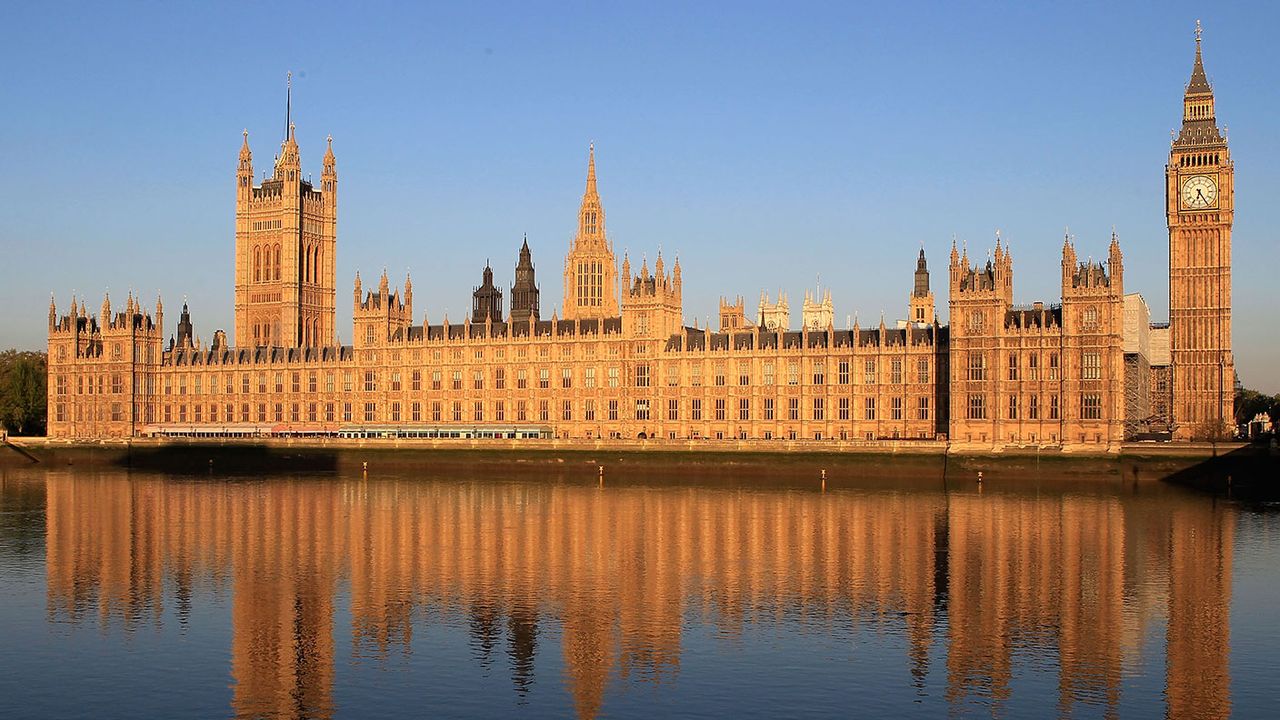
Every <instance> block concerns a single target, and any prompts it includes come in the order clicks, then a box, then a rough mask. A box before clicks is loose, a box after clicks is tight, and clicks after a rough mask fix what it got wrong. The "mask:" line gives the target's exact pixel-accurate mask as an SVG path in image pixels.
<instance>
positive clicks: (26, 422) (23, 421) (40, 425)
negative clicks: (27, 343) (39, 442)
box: [0, 350, 48, 435]
mask: <svg viewBox="0 0 1280 720" xmlns="http://www.w3.org/2000/svg"><path fill="white" fill-rule="evenodd" d="M47 420H48V372H47V370H46V364H45V356H44V353H38V352H19V351H17V350H6V351H4V352H2V353H0V425H3V426H4V428H5V429H6V430H8V431H9V432H10V433H11V434H13V435H43V434H44V433H45V428H46V426H47Z"/></svg>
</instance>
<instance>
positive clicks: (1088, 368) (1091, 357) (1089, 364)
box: [1082, 352, 1102, 380]
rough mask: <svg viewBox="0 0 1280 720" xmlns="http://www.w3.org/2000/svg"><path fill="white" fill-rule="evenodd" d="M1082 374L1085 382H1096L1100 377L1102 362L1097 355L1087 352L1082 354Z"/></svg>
mask: <svg viewBox="0 0 1280 720" xmlns="http://www.w3.org/2000/svg"><path fill="white" fill-rule="evenodd" d="M1082 373H1083V378H1084V379H1085V380H1098V379H1100V378H1101V377H1102V361H1101V356H1100V355H1099V354H1098V353H1096V352H1087V353H1085V354H1084V363H1083V368H1082Z"/></svg>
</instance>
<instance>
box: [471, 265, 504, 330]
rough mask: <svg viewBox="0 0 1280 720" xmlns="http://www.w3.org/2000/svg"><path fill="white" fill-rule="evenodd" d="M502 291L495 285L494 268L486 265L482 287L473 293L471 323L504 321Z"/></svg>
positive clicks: (482, 277) (482, 276)
mask: <svg viewBox="0 0 1280 720" xmlns="http://www.w3.org/2000/svg"><path fill="white" fill-rule="evenodd" d="M502 317H503V316H502V291H501V290H499V289H498V288H497V287H495V286H494V284H493V268H491V267H489V263H488V261H486V262H485V264H484V273H483V274H482V275H481V282H480V287H477V288H475V290H474V291H473V292H472V293H471V322H473V323H483V322H486V321H489V320H497V321H499V322H501V321H502Z"/></svg>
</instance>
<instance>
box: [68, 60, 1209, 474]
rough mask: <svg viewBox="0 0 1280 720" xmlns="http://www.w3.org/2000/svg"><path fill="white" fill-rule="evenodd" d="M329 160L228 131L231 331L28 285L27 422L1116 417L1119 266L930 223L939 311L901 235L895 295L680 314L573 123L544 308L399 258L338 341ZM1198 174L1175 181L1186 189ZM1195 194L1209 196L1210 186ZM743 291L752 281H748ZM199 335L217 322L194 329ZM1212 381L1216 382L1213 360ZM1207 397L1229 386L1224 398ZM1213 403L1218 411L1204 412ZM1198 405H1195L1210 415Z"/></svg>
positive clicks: (1205, 277) (724, 427)
mask: <svg viewBox="0 0 1280 720" xmlns="http://www.w3.org/2000/svg"><path fill="white" fill-rule="evenodd" d="M1207 88H1208V85H1207V83H1205V82H1203V68H1202V66H1201V62H1200V55H1199V44H1198V42H1197V55H1196V63H1195V69H1194V71H1193V75H1192V82H1191V83H1190V84H1189V85H1188V87H1187V95H1186V98H1187V99H1186V103H1185V105H1186V107H1185V110H1184V128H1183V133H1182V135H1181V136H1179V138H1178V139H1177V140H1175V142H1174V144H1173V148H1172V151H1171V156H1170V158H1171V159H1170V164H1169V169H1168V173H1169V175H1168V177H1169V180H1168V186H1167V187H1168V197H1169V227H1170V247H1171V268H1170V270H1171V272H1170V276H1171V278H1170V291H1171V308H1172V313H1171V320H1172V328H1171V339H1170V343H1169V344H1170V352H1171V360H1172V362H1171V368H1170V370H1169V375H1170V376H1171V380H1170V384H1171V386H1172V393H1171V400H1170V402H1169V404H1170V405H1171V407H1170V414H1171V415H1172V416H1173V417H1172V419H1171V424H1173V425H1174V427H1176V428H1178V429H1179V430H1178V434H1179V436H1182V437H1186V436H1190V434H1191V431H1190V430H1189V428H1190V427H1192V426H1202V425H1204V424H1205V423H1206V422H1207V421H1209V420H1216V417H1217V416H1218V415H1219V414H1220V412H1221V407H1222V405H1221V403H1220V402H1219V401H1220V399H1221V396H1220V394H1219V393H1218V392H1217V388H1218V387H1220V386H1221V385H1223V384H1224V383H1225V380H1224V378H1228V377H1230V373H1231V362H1230V322H1229V321H1230V305H1229V293H1230V287H1229V282H1230V274H1229V271H1230V267H1229V260H1230V258H1229V250H1230V247H1229V246H1230V228H1231V211H1232V209H1233V208H1232V197H1233V196H1232V192H1231V189H1232V188H1231V177H1232V175H1231V172H1232V167H1231V164H1230V160H1229V157H1228V155H1227V154H1226V146H1225V141H1224V140H1222V139H1221V138H1220V135H1219V134H1218V133H1217V130H1216V127H1215V126H1214V125H1213V109H1212V108H1213V103H1212V94H1211V92H1210V91H1208V89H1207ZM336 186H337V170H336V161H335V159H334V155H333V149H332V143H331V142H330V146H329V148H328V150H327V152H326V154H325V158H324V167H323V173H322V176H321V183H320V186H319V187H318V189H317V188H316V187H315V186H313V185H312V184H311V183H310V182H309V181H307V180H305V179H304V178H303V175H302V172H301V165H300V160H299V153H298V147H297V143H296V140H295V139H294V134H293V130H292V126H290V130H289V132H288V134H287V137H286V140H285V142H284V143H283V145H282V148H281V154H280V156H279V157H278V158H277V160H276V164H275V168H274V175H273V176H272V177H271V178H270V179H268V180H264V181H263V182H262V183H261V184H259V185H254V184H253V169H252V156H251V153H250V151H249V148H248V142H247V137H246V141H245V144H244V146H243V147H242V148H241V152H240V162H239V168H238V170H237V201H236V276H235V290H236V293H235V298H236V305H235V310H236V314H235V317H236V327H235V333H234V338H235V340H234V344H233V345H230V346H228V345H227V344H226V343H225V342H222V341H221V340H215V342H214V343H212V344H210V345H209V346H205V345H204V344H202V343H201V342H199V341H198V340H197V339H196V338H195V337H194V335H193V333H192V331H191V324H190V319H189V316H188V315H187V313H186V312H185V307H184V313H183V319H182V323H180V327H181V328H182V330H181V331H180V333H179V335H180V337H179V338H178V339H177V340H176V341H174V340H170V341H169V343H168V346H167V347H166V346H165V345H164V340H163V336H164V334H163V327H164V316H163V308H162V306H161V304H160V302H159V301H158V300H157V302H156V307H155V310H154V312H153V313H151V312H148V311H146V310H145V309H144V308H143V307H142V306H141V304H140V303H139V302H138V301H137V300H136V299H135V298H133V297H132V296H130V297H129V299H128V301H127V303H126V307H125V311H124V312H123V313H118V314H113V313H112V312H111V307H110V304H109V302H107V301H104V303H103V308H102V311H101V312H100V313H99V316H98V317H96V318H95V317H92V316H90V315H89V314H88V313H87V311H86V309H85V307H84V303H83V301H80V300H74V299H73V301H72V305H71V310H70V312H69V313H68V314H66V315H63V316H59V315H58V313H57V310H56V308H55V307H54V306H53V304H52V302H51V304H50V308H49V326H48V327H49V387H50V394H49V434H50V435H51V436H54V437H64V438H104V437H130V436H137V435H144V434H204V433H207V434H257V433H277V434H278V433H326V434H333V433H338V432H342V431H357V432H370V433H374V434H385V433H397V434H428V435H440V434H445V435H449V434H462V435H468V434H475V433H485V432H487V433H488V434H510V433H512V432H516V431H522V430H524V431H531V432H532V433H533V434H536V435H538V436H542V437H547V436H554V437H561V438H577V439H587V438H636V437H646V438H662V439H688V438H724V439H730V438H735V439H742V438H745V439H756V440H769V439H776V438H786V439H796V440H801V439H803V440H809V441H826V440H839V439H843V440H849V441H853V440H868V439H870V440H880V439H893V438H897V439H899V440H903V441H905V440H915V439H930V440H935V439H949V440H950V441H951V442H953V443H955V444H957V445H959V446H968V447H974V448H1001V447H1005V446H1009V445H1023V446H1050V447H1089V448H1095V449H1116V448H1118V446H1119V443H1120V442H1121V440H1122V439H1123V433H1124V419H1125V402H1124V384H1123V382H1124V355H1123V344H1122V337H1121V336H1122V328H1123V303H1124V301H1123V297H1124V292H1123V266H1122V258H1121V254H1120V249H1119V243H1118V241H1117V240H1116V238H1115V237H1114V235H1113V237H1112V240H1111V244H1110V247H1109V250H1108V259H1107V262H1106V263H1105V265H1104V264H1102V263H1092V262H1085V263H1080V262H1078V260H1077V258H1076V252H1075V247H1074V245H1073V243H1072V242H1071V239H1070V238H1068V239H1067V242H1066V243H1065V244H1064V246H1063V250H1062V284H1061V298H1062V300H1061V303H1060V304H1055V305H1049V306H1046V305H1044V304H1042V303H1036V304H1034V305H1032V306H1029V307H1019V306H1016V305H1014V303H1013V260H1012V256H1011V254H1010V252H1009V251H1008V248H1007V246H1006V245H1005V244H1004V243H1003V242H1002V241H1001V240H1000V239H999V238H997V242H996V248H995V251H994V254H993V256H992V259H991V260H989V261H987V262H986V264H985V265H975V264H971V263H970V261H969V258H968V256H967V253H965V254H963V255H962V254H960V253H958V252H957V250H956V248H955V247H954V245H953V248H952V253H951V263H950V268H949V270H950V272H949V283H948V290H949V293H950V296H949V306H950V320H951V325H950V327H948V326H944V325H941V324H940V323H939V322H938V320H937V318H936V317H935V315H934V308H933V294H932V292H931V290H930V288H929V283H928V270H927V265H926V263H925V259H924V256H923V253H921V255H920V257H919V258H917V267H916V274H915V283H914V286H913V288H912V292H911V294H910V304H909V307H908V308H907V309H908V311H909V313H910V314H909V316H908V317H909V320H907V321H904V322H901V323H898V324H897V325H896V326H886V325H885V323H884V322H883V320H882V321H881V323H880V325H879V326H878V327H873V328H862V327H860V326H859V325H858V324H857V323H855V324H854V326H853V327H852V328H850V329H837V328H835V327H833V325H832V323H831V322H828V323H827V324H826V326H825V327H809V326H808V324H804V326H803V327H802V328H801V329H800V330H798V331H793V330H790V329H789V327H788V325H789V320H786V319H785V314H783V313H774V314H768V313H765V312H763V309H762V312H761V316H760V318H759V322H757V323H755V324H752V323H749V322H747V321H746V319H745V317H742V316H743V315H745V313H744V312H743V308H742V307H741V305H742V303H741V302H738V303H737V306H736V307H734V308H732V310H733V312H731V313H728V314H729V315H732V316H733V318H734V320H733V321H730V322H726V321H725V320H724V316H725V315H726V313H725V311H724V308H722V313H721V314H722V321H721V328H720V331H719V332H713V331H711V329H710V328H701V329H700V328H697V327H689V326H686V325H685V324H684V312H683V279H682V275H681V268H680V263H679V261H678V260H677V261H676V262H675V263H674V264H673V266H672V267H671V268H670V269H668V268H667V267H666V264H665V261H664V259H663V258H662V256H661V253H659V254H658V255H657V256H656V262H655V264H654V268H653V270H652V271H651V270H650V268H649V264H648V262H647V261H645V262H644V263H643V264H642V267H641V269H640V270H639V272H637V273H636V274H634V275H633V274H632V271H631V265H630V261H629V259H626V258H624V260H623V263H622V271H621V274H619V273H618V265H617V263H616V259H615V256H614V254H613V250H612V243H611V242H610V240H609V238H608V236H607V234H606V232H605V216H604V209H603V205H602V203H601V200H600V195H599V192H598V189H597V179H596V168H595V155H594V148H592V150H591V153H590V157H589V161H588V172H587V183H586V190H585V192H584V194H583V198H582V203H581V207H580V209H579V213H578V231H577V234H576V236H575V237H574V239H573V241H572V243H571V246H570V250H569V253H568V254H567V256H566V258H565V264H564V288H563V289H564V304H563V306H562V307H563V312H564V317H563V318H558V317H556V316H555V315H554V314H553V315H552V317H551V318H550V319H542V317H541V315H540V312H539V302H538V286H537V283H536V280H535V278H534V265H533V262H532V254H531V252H530V250H529V247H528V243H527V241H526V242H525V244H524V246H523V247H522V248H521V252H520V258H519V262H518V264H517V267H516V278H515V285H514V286H513V287H512V288H511V307H510V313H509V314H508V315H506V316H505V317H503V314H502V302H501V294H500V291H498V290H497V288H496V286H495V285H494V284H493V280H492V277H491V274H490V273H486V275H485V277H484V280H483V283H482V284H481V285H480V286H479V287H478V288H477V290H476V295H475V296H474V297H473V301H474V302H473V304H472V311H473V312H472V313H470V314H468V315H467V316H466V317H464V319H463V321H462V322H450V321H449V319H448V318H447V317H445V318H441V320H440V321H439V322H436V323H432V322H431V321H430V319H429V318H426V317H421V318H416V317H415V315H414V309H413V287H412V282H411V281H410V280H408V279H406V281H405V284H404V287H403V289H397V290H394V291H393V290H392V288H391V287H390V283H389V280H388V278H387V277H386V274H385V273H383V275H382V277H381V278H379V283H378V288H377V290H376V291H373V290H370V291H368V292H365V290H364V287H363V285H362V283H361V280H360V278H359V276H358V275H357V277H356V281H355V287H354V292H353V295H352V300H353V325H354V336H353V342H352V344H351V345H349V346H339V345H337V344H336V342H335V338H336V330H335V328H336V311H335V309H334V302H333V299H332V298H333V296H334V259H335V252H336V237H337V233H336V218H337V212H336ZM1197 190H1198V191H1199V192H1198V193H1197V192H1196V191H1197ZM1210 197H1212V199H1211V200H1210V199H1209V198H1210ZM763 304H764V303H762V305H763ZM215 338H220V334H219V335H215ZM1228 387H1229V384H1228ZM1227 402H1229V400H1228V401H1227ZM1227 416H1228V417H1229V413H1228V414H1227ZM1210 429H1211V430H1212V429H1213V428H1210Z"/></svg>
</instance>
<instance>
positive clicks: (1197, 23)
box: [1196, 19, 1204, 45]
mask: <svg viewBox="0 0 1280 720" xmlns="http://www.w3.org/2000/svg"><path fill="white" fill-rule="evenodd" d="M1203 32H1204V28H1202V27H1200V20H1199V19H1196V44H1197V45H1199V44H1200V34H1201V33H1203Z"/></svg>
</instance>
